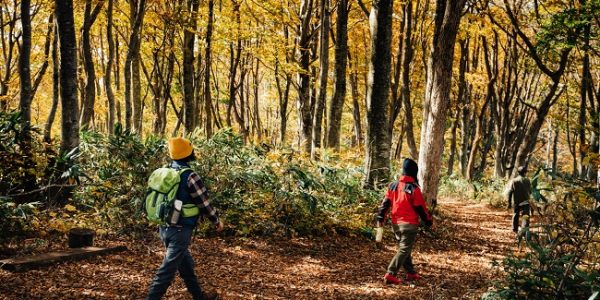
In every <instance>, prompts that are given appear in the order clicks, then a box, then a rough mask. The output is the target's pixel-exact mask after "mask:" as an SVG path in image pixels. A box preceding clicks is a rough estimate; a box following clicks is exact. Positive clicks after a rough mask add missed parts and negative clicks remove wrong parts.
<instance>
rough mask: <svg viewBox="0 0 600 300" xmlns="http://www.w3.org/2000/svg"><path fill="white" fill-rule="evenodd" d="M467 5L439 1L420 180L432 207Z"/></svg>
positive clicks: (428, 75)
mask: <svg viewBox="0 0 600 300" xmlns="http://www.w3.org/2000/svg"><path fill="white" fill-rule="evenodd" d="M464 4H465V1H464V0H437V1H436V13H435V25H434V27H435V29H434V34H433V45H432V50H431V55H430V59H429V62H428V72H427V84H426V90H425V101H424V102H425V103H424V105H423V124H422V126H421V128H422V129H421V147H420V149H419V181H420V182H421V184H422V185H423V195H424V197H425V199H426V201H427V202H428V203H429V204H430V205H431V206H432V207H435V205H436V202H437V200H436V199H437V192H438V184H439V179H440V166H441V158H442V152H443V149H444V128H445V124H446V115H447V111H448V105H449V104H450V86H451V83H452V65H453V62H454V43H455V41H456V34H457V31H458V24H459V22H460V18H461V16H462V9H463V6H464Z"/></svg>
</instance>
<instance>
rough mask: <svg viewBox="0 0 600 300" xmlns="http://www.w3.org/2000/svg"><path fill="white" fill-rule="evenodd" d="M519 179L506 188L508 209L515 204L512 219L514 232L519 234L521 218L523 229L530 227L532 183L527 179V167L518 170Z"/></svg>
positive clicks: (514, 179)
mask: <svg viewBox="0 0 600 300" xmlns="http://www.w3.org/2000/svg"><path fill="white" fill-rule="evenodd" d="M517 173H518V175H517V177H515V178H513V179H511V180H510V181H509V182H508V184H507V186H506V191H507V193H506V196H507V200H508V209H511V208H512V206H513V204H514V213H513V217H512V230H513V231H514V232H515V233H517V232H519V217H520V216H523V219H522V223H521V228H525V227H529V214H530V207H529V196H530V195H531V182H530V181H529V178H527V177H525V175H526V174H527V167H525V166H521V167H519V168H518V169H517Z"/></svg>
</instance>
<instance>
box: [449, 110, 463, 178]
mask: <svg viewBox="0 0 600 300" xmlns="http://www.w3.org/2000/svg"><path fill="white" fill-rule="evenodd" d="M459 115H460V109H459V108H458V107H457V108H456V114H455V115H454V120H452V129H451V132H452V137H451V138H450V155H449V156H448V167H447V170H446V174H447V175H448V176H451V175H452V174H454V161H455V157H456V129H457V128H458V117H459Z"/></svg>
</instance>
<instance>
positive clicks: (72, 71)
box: [55, 0, 79, 153]
mask: <svg viewBox="0 0 600 300" xmlns="http://www.w3.org/2000/svg"><path fill="white" fill-rule="evenodd" d="M55 4H56V21H57V23H58V34H59V37H60V95H61V105H62V140H61V144H60V151H61V152H62V153H68V152H70V151H71V150H73V149H75V148H77V147H79V120H78V112H79V109H78V103H77V42H76V40H75V20H74V18H73V1H72V0H56V2H55Z"/></svg>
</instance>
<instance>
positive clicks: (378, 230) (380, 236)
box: [375, 227, 383, 243]
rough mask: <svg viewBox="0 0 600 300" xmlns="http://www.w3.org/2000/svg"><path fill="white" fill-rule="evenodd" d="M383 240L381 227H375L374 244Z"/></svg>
mask: <svg viewBox="0 0 600 300" xmlns="http://www.w3.org/2000/svg"><path fill="white" fill-rule="evenodd" d="M381 240H383V227H377V234H375V242H377V243H380V242H381Z"/></svg>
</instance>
